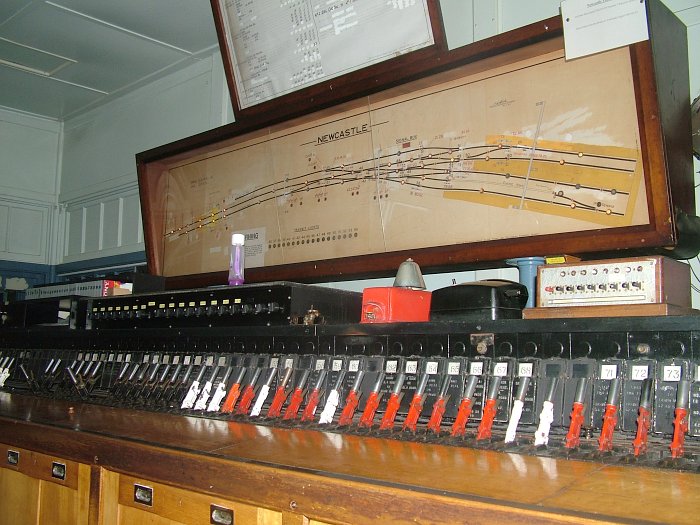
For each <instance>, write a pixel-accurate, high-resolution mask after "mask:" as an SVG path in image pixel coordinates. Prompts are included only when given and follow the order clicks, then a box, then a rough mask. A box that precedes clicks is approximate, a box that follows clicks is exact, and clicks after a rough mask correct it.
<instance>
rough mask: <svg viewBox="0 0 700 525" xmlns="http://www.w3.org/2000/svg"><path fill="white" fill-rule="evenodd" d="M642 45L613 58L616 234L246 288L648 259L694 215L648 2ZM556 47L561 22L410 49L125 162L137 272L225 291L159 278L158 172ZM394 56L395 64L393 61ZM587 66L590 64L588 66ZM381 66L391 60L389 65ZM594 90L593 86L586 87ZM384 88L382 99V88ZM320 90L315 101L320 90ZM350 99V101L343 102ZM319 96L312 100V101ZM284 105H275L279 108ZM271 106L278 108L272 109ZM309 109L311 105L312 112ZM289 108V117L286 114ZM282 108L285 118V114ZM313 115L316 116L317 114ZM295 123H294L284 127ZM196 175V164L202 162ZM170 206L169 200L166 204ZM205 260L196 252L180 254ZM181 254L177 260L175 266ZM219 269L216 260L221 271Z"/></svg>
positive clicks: (681, 79)
mask: <svg viewBox="0 0 700 525" xmlns="http://www.w3.org/2000/svg"><path fill="white" fill-rule="evenodd" d="M647 6H648V11H649V13H648V15H649V16H648V20H649V28H650V35H651V39H650V40H649V41H645V42H640V43H637V44H633V45H630V46H628V47H627V48H625V50H623V51H622V53H623V54H625V55H626V56H628V57H629V64H630V75H631V79H632V81H633V86H634V88H633V95H632V96H633V98H634V102H633V106H634V108H636V120H637V125H638V131H639V138H638V140H639V151H640V159H641V160H640V165H641V166H642V167H643V173H644V177H643V192H644V194H645V196H646V203H645V204H646V210H645V212H646V219H645V220H644V221H642V223H637V224H633V225H629V226H623V227H606V228H600V229H596V228H593V229H586V230H581V231H562V232H559V233H554V234H538V233H537V232H536V231H533V232H532V235H526V236H518V237H510V238H494V239H487V240H483V241H479V242H468V243H461V244H441V245H435V246H421V247H418V248H416V249H410V248H409V249H400V250H395V251H388V252H387V251H384V252H377V253H367V254H362V255H357V256H348V257H330V258H317V259H314V260H310V261H303V262H291V263H284V264H272V265H263V266H261V267H254V268H251V269H249V270H248V272H247V274H246V278H247V280H248V281H250V282H264V281H272V280H293V281H300V282H314V281H316V282H317V281H324V280H343V279H348V278H356V277H366V276H382V275H392V274H393V273H394V272H395V270H396V268H397V267H398V266H399V264H400V263H401V262H403V261H404V260H405V259H406V258H408V257H412V258H414V259H415V260H417V261H419V263H420V265H421V268H423V270H424V271H425V272H434V271H446V270H456V269H469V268H471V269H476V268H486V267H496V266H499V265H503V261H504V260H505V259H508V258H515V257H524V256H533V255H548V254H551V253H554V252H556V253H568V254H577V255H581V256H584V257H591V256H593V255H595V254H598V253H603V252H605V253H611V252H615V253H617V254H620V253H622V252H621V251H633V252H637V253H638V252H645V253H646V252H649V251H653V250H657V249H660V248H662V247H669V246H674V245H675V244H676V243H677V232H676V227H675V211H676V210H682V211H685V212H686V213H690V214H694V213H695V203H694V191H693V173H692V158H691V138H690V133H686V131H689V130H690V112H689V111H688V108H689V103H690V95H689V87H688V80H687V78H688V77H687V75H688V72H687V65H688V60H687V55H686V49H687V44H686V37H685V27H684V26H683V24H682V23H681V22H680V21H679V20H678V19H676V18H675V16H674V15H673V14H672V13H671V12H670V11H668V9H667V8H666V7H665V6H663V4H661V2H659V1H658V0H650V1H648V2H647ZM557 49H559V50H562V49H563V38H562V22H561V18H560V17H554V18H551V19H548V20H545V21H542V22H537V23H535V24H531V25H529V26H525V27H523V28H519V29H516V30H514V31H510V32H508V33H504V34H501V35H498V36H495V37H492V38H489V39H487V40H484V41H480V42H475V43H474V44H470V45H467V46H463V47H461V48H457V49H454V50H451V51H448V50H446V49H445V48H444V47H442V46H438V45H436V46H435V47H433V48H430V49H425V50H421V51H418V52H416V53H418V55H415V56H414V55H412V56H414V60H413V61H412V62H411V64H410V67H408V66H407V65H406V64H405V63H400V62H397V64H399V65H395V64H393V63H391V64H389V63H385V65H384V66H383V67H379V68H374V67H372V68H370V69H371V71H365V70H361V71H357V72H355V73H353V74H350V76H348V78H347V79H346V82H345V83H344V84H343V86H344V87H343V90H342V93H338V92H337V91H336V90H334V91H335V92H333V93H330V91H331V90H330V89H329V86H328V85H326V84H323V85H320V84H319V85H316V86H314V87H313V88H312V91H314V93H315V94H314V95H312V96H311V98H308V99H306V98H304V97H307V96H309V95H308V93H306V92H305V93H304V94H298V95H297V94H295V96H299V97H301V102H300V104H299V105H298V106H292V105H291V104H290V103H289V102H288V101H286V102H285V104H284V105H285V106H286V109H282V110H280V111H278V112H276V111H274V110H273V109H272V108H271V107H263V106H265V104H263V105H262V106H260V107H256V109H255V111H254V112H252V113H250V114H248V113H246V114H245V115H244V116H243V118H241V119H240V120H239V121H238V122H236V123H234V124H231V125H227V126H223V127H221V128H217V129H214V130H211V131H209V132H205V133H202V134H200V135H196V136H194V137H190V138H187V139H183V140H181V141H178V142H175V143H172V144H168V145H165V146H162V147H159V148H155V149H153V150H150V151H147V152H143V153H140V154H138V155H137V167H138V176H139V187H140V194H141V205H142V214H143V217H144V232H145V240H146V252H147V259H148V262H149V270H150V272H151V273H154V274H156V275H166V276H167V277H168V286H169V287H171V288H181V287H192V286H205V285H211V284H223V283H225V282H226V277H225V271H224V268H223V267H222V269H221V270H218V269H217V270H214V271H209V270H206V271H194V272H192V273H187V272H185V273H183V272H175V273H170V274H168V272H164V270H165V269H166V268H167V267H168V261H167V254H166V251H167V250H166V240H165V236H166V233H167V232H166V230H167V229H168V227H169V222H168V221H169V219H168V217H167V215H168V211H167V200H168V192H169V191H171V189H170V188H169V185H170V184H171V181H170V177H171V175H170V170H172V169H174V167H176V166H181V165H183V164H188V163H190V161H193V160H195V159H206V158H207V157H208V156H216V155H218V154H219V152H221V151H228V149H230V148H231V145H232V144H234V145H235V144H237V143H239V142H240V141H245V140H247V139H248V137H255V136H257V135H260V134H265V133H268V130H270V129H272V130H278V129H280V128H284V126H286V125H288V124H287V123H288V122H292V123H296V122H300V121H302V122H303V121H304V119H306V118H311V117H310V116H309V115H310V109H309V108H311V107H313V109H314V110H315V112H314V113H313V114H311V115H316V114H320V115H324V114H325V113H324V111H326V112H331V113H332V112H333V111H336V108H338V107H341V108H342V107H345V106H343V104H346V105H347V104H350V105H352V101H353V100H356V99H357V98H361V97H367V96H370V95H373V96H378V97H380V98H381V96H382V93H384V92H386V91H387V90H388V91H389V92H391V93H394V92H398V93H401V91H402V90H409V88H410V89H415V87H416V86H419V87H420V86H422V85H423V84H424V83H430V82H431V81H432V79H433V78H436V77H438V76H440V75H442V76H444V75H447V76H448V77H449V76H450V75H452V72H453V71H457V70H460V69H463V68H466V69H467V70H469V68H475V70H482V71H483V70H486V71H488V69H489V68H491V67H501V65H503V64H511V63H514V61H517V60H521V59H528V58H529V57H533V56H537V55H538V53H550V52H552V50H557ZM399 58H402V57H399ZM594 60H595V57H594ZM390 62H391V61H390ZM589 81H591V82H595V81H596V80H595V79H589ZM392 90H393V91H392ZM322 92H323V93H322ZM353 93H354V96H353ZM316 97H320V98H316ZM282 99H286V97H282V98H281V99H279V100H282ZM273 102H275V103H277V102H278V101H277V100H276V101H273ZM315 102H318V105H314V103H315ZM292 107H293V108H292ZM290 108H292V109H290ZM319 111H320V113H319ZM294 119H296V120H294ZM204 165H205V166H206V162H205V163H204ZM171 198H172V195H171ZM192 255H193V256H195V257H206V254H204V255H203V254H192ZM181 256H182V255H180V257H181ZM222 266H225V262H224V263H222Z"/></svg>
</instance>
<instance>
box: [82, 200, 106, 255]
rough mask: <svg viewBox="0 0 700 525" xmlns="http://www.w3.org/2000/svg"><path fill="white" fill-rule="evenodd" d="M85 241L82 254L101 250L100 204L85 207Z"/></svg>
mask: <svg viewBox="0 0 700 525" xmlns="http://www.w3.org/2000/svg"><path fill="white" fill-rule="evenodd" d="M84 230H85V239H84V243H83V244H84V248H83V251H84V253H98V252H99V251H100V250H101V246H100V240H101V237H102V204H100V203H97V204H93V205H91V206H86V207H85V228H84Z"/></svg>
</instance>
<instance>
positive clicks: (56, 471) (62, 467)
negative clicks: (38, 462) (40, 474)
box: [51, 461, 66, 480]
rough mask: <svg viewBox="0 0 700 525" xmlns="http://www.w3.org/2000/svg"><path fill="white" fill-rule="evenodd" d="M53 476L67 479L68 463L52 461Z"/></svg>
mask: <svg viewBox="0 0 700 525" xmlns="http://www.w3.org/2000/svg"><path fill="white" fill-rule="evenodd" d="M51 477H52V478H56V479H60V480H65V479H66V464H65V463H59V462H58V461H54V462H53V463H51Z"/></svg>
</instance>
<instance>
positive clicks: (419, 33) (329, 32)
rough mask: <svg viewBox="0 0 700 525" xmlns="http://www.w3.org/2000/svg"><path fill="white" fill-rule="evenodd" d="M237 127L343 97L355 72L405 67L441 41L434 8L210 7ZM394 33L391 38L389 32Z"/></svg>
mask: <svg viewBox="0 0 700 525" xmlns="http://www.w3.org/2000/svg"><path fill="white" fill-rule="evenodd" d="M211 5H212V11H213V14H214V20H215V24H216V29H217V34H218V38H219V45H220V48H221V52H222V58H223V61H224V69H225V71H226V78H227V81H228V86H229V92H230V94H231V103H232V105H233V108H234V113H235V115H236V118H237V119H240V118H241V117H242V116H245V115H250V114H256V113H260V112H275V113H277V114H279V113H280V112H281V111H284V110H286V109H290V108H291V107H293V108H294V109H295V110H296V111H306V110H307V109H310V108H311V107H314V108H318V107H319V105H323V104H328V103H333V102H334V101H338V100H339V98H340V97H343V96H344V94H345V93H350V92H348V91H347V89H348V86H349V84H352V83H353V82H354V81H355V80H354V79H356V78H357V75H353V73H356V72H357V71H363V74H365V75H366V74H372V70H375V71H378V70H380V68H384V67H386V66H385V64H383V63H384V62H386V61H390V62H391V63H392V65H391V66H390V67H403V66H405V65H408V64H410V63H411V62H412V61H413V60H415V57H416V53H417V54H418V55H419V56H420V55H424V56H429V55H433V54H434V53H435V51H436V49H437V47H438V46H436V39H437V42H439V43H441V42H442V41H443V36H442V35H443V28H442V24H441V19H440V15H439V2H437V1H435V0H389V1H381V2H378V1H376V0H330V1H324V2H312V1H311V0H257V1H255V2H250V1H247V0H211ZM388 27H391V31H387V28H388Z"/></svg>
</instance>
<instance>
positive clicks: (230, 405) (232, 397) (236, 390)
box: [221, 383, 241, 414]
mask: <svg viewBox="0 0 700 525" xmlns="http://www.w3.org/2000/svg"><path fill="white" fill-rule="evenodd" d="M240 395H241V385H240V384H238V383H236V384H234V385H233V386H232V387H231V390H229V391H228V394H227V395H226V400H225V401H224V404H223V405H222V406H221V412H222V413H224V414H230V413H231V412H233V409H234V407H235V406H236V402H237V401H238V398H239V397H240Z"/></svg>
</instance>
